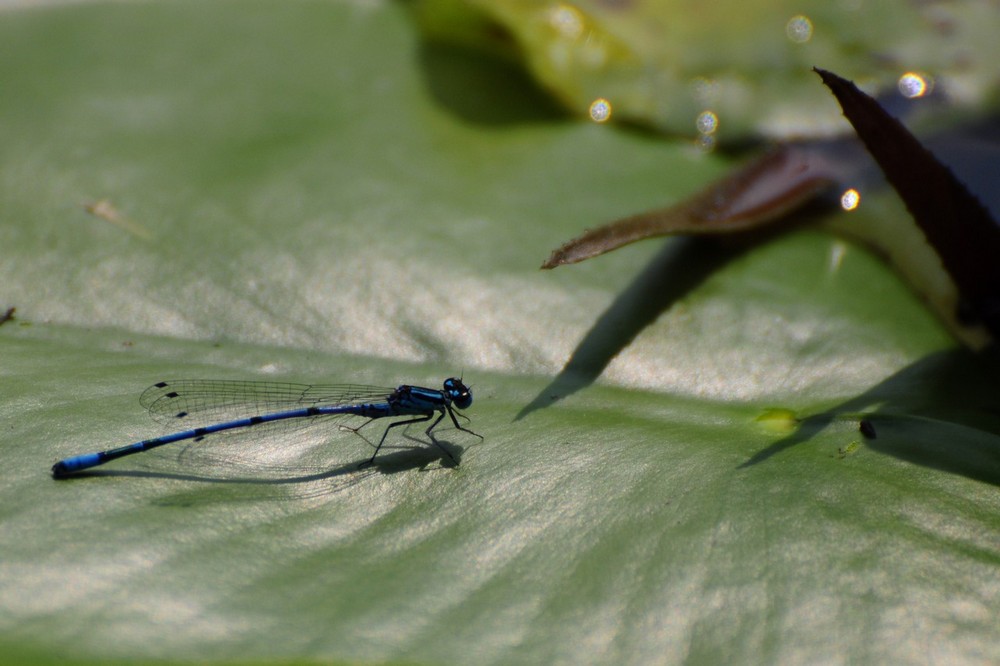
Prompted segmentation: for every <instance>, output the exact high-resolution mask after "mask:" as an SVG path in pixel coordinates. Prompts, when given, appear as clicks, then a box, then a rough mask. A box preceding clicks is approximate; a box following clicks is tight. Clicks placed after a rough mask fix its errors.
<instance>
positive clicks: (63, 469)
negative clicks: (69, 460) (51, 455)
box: [52, 460, 71, 479]
mask: <svg viewBox="0 0 1000 666" xmlns="http://www.w3.org/2000/svg"><path fill="white" fill-rule="evenodd" d="M70 471H71V470H69V469H68V468H67V466H66V462H65V461H63V460H60V461H59V462H57V463H56V464H55V465H53V466H52V478H53V479H65V478H66V477H67V476H69V475H70Z"/></svg>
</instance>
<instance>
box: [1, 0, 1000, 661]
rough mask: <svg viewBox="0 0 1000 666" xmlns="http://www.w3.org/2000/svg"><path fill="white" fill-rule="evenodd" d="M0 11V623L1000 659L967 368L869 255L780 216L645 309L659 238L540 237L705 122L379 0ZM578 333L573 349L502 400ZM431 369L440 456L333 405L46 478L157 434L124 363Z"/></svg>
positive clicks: (421, 652) (973, 367)
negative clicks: (277, 439)
mask: <svg viewBox="0 0 1000 666" xmlns="http://www.w3.org/2000/svg"><path fill="white" fill-rule="evenodd" d="M0 19H2V20H0V43H2V44H4V47H5V48H4V52H5V57H4V58H2V59H0V81H3V82H4V88H3V91H4V94H3V95H0V121H2V122H0V145H3V146H4V150H3V151H2V152H0V163H2V169H0V251H2V260H0V284H2V285H3V292H2V298H3V299H4V300H5V302H3V303H0V306H2V307H0V310H2V311H6V308H7V307H10V306H16V307H17V311H16V314H15V319H13V320H11V321H7V322H5V323H4V324H3V325H2V326H0V375H2V383H0V423H2V424H3V425H2V428H3V437H2V440H0V441H2V445H3V451H4V455H3V461H4V471H3V473H2V480H3V482H2V484H0V500H2V501H0V505H2V506H3V510H2V516H3V529H2V531H0V553H2V565H0V653H2V654H4V655H8V656H11V655H12V656H13V658H14V659H15V660H16V661H18V662H19V663H49V662H56V661H58V662H64V661H66V660H67V659H73V660H80V661H81V662H83V663H88V662H92V663H98V662H104V661H107V660H112V659H113V660H120V661H124V662H149V661H154V660H155V661H160V662H163V663H171V662H199V663H204V662H209V663H212V662H219V663H227V664H231V663H249V662H252V663H259V662H278V663H317V662H322V663H329V662H335V663H336V662H337V661H340V662H349V663H356V662H359V661H364V662H394V663H401V662H402V663H457V662H462V663H500V662H503V663H520V662H533V663H552V662H592V661H603V662H609V663H622V662H631V663H649V662H668V663H678V662H690V663H720V662H727V661H728V662H733V661H739V662H769V663H774V662H789V661H793V662H812V661H835V660H844V661H852V662H901V661H910V662H912V661H921V660H925V659H926V658H928V655H933V658H935V659H939V660H940V661H949V662H955V661H959V662H961V661H965V662H973V661H981V662H990V661H997V660H998V659H1000V653H998V647H997V646H998V645H1000V642H998V641H997V640H996V638H997V634H996V631H997V630H996V622H995V618H996V611H997V609H998V608H1000V587H998V586H997V585H996V584H995V583H994V582H993V581H994V580H995V579H996V576H995V573H996V569H997V565H998V564H1000V517H998V516H1000V494H998V493H997V487H998V486H1000V440H998V438H997V436H996V435H995V434H994V433H996V432H997V431H998V428H997V424H996V422H995V415H994V411H995V410H994V406H995V404H996V399H997V397H998V396H997V390H996V387H995V382H994V381H993V377H995V372H993V371H992V370H991V366H989V365H988V364H987V363H986V361H985V360H983V359H980V358H979V357H970V356H968V355H967V354H966V352H959V351H954V349H953V343H952V341H951V339H950V338H949V336H948V334H947V333H946V331H945V330H944V329H943V328H942V327H941V326H940V324H939V323H938V322H937V321H936V319H935V318H934V317H933V316H932V315H930V314H929V313H928V312H927V311H926V310H925V309H924V308H923V306H922V305H921V303H919V302H918V301H917V300H916V299H915V298H914V297H913V295H912V294H911V293H910V292H909V291H908V290H907V289H906V287H904V286H903V285H902V284H901V283H900V282H899V280H898V279H897V278H896V277H895V276H894V275H893V274H892V273H891V272H890V271H888V270H887V269H886V268H885V267H884V266H883V265H882V264H881V263H880V262H879V261H878V260H877V259H876V258H874V257H872V256H871V255H869V254H868V253H866V252H864V251H861V250H858V249H856V248H855V247H853V246H850V245H848V244H846V243H844V242H843V241H839V240H836V239H834V238H832V237H831V236H829V235H827V234H824V233H821V232H818V231H806V232H800V233H795V234H791V235H787V236H785V237H782V238H780V239H777V240H775V241H774V242H772V243H769V244H766V245H763V246H761V247H760V248H757V249H756V250H754V251H753V252H750V253H747V254H745V255H742V256H739V257H736V258H734V259H733V260H732V261H731V262H729V263H728V264H726V265H725V266H724V267H723V268H721V269H720V270H719V271H718V272H715V273H712V274H710V275H705V276H703V279H702V280H701V282H700V283H699V285H698V286H697V287H696V288H695V289H694V291H693V292H692V293H691V294H690V295H689V296H687V297H685V298H683V299H682V300H681V301H680V302H679V303H678V304H676V305H675V306H674V307H672V308H670V309H669V310H667V311H662V305H661V307H660V309H659V310H657V307H656V289H657V287H656V285H660V284H662V281H660V278H661V277H662V274H663V273H664V272H669V271H670V270H672V269H673V268H672V267H676V266H677V265H678V263H677V262H676V261H674V253H676V252H677V251H679V250H682V249H683V246H682V244H680V243H675V242H672V241H671V242H667V243H666V244H665V245H662V246H657V245H656V244H650V243H646V244H641V245H636V246H633V247H629V248H627V249H624V250H622V251H620V252H617V253H614V254H613V255H609V256H607V257H602V258H600V259H596V260H594V261H591V262H588V264H587V265H585V266H582V267H580V268H578V269H574V270H564V271H558V272H555V273H549V272H541V271H538V270H537V266H538V264H539V262H540V261H541V260H542V259H544V257H545V255H546V254H547V252H548V250H549V249H550V248H552V247H555V246H556V245H557V244H558V243H559V242H560V241H561V240H563V239H565V238H567V237H569V236H571V235H574V234H575V233H576V232H577V231H578V230H579V229H580V228H582V227H586V226H596V225H598V224H600V223H602V222H604V221H606V220H608V219H612V218H614V217H620V216H622V215H624V214H627V213H629V212H632V211H636V210H643V209H647V208H652V207H655V206H663V205H669V203H670V202H671V201H678V200H680V199H681V198H683V197H685V196H688V195H690V194H691V193H693V192H695V191H697V190H699V189H701V188H702V187H703V186H704V185H705V184H706V183H708V182H709V181H711V180H712V179H714V178H717V177H718V176H719V175H720V174H722V173H723V172H724V171H725V170H726V169H727V168H728V167H729V166H730V165H729V164H728V163H727V158H725V157H724V156H721V155H704V154H700V153H698V152H697V151H692V150H690V148H689V147H687V146H684V145H675V144H669V143H662V142H659V141H656V140H654V139H653V138H651V137H649V136H645V135H640V134H637V133H634V132H627V131H622V130H619V129H614V128H612V127H608V126H598V125H591V124H584V123H579V122H575V121H571V120H566V119H561V118H559V117H558V116H556V115H555V114H553V112H552V111H551V109H549V108H539V105H538V103H537V99H538V97H537V91H535V90H533V89H531V88H530V87H529V86H527V84H525V82H524V80H523V79H520V78H518V79H512V78H511V77H509V76H508V74H509V72H510V69H509V66H508V65H507V64H505V63H503V62H496V61H493V60H490V59H488V58H485V57H479V58H477V59H473V60H467V61H463V62H461V63H459V62H458V61H456V60H454V59H453V56H451V57H448V58H446V57H444V56H445V55H447V54H445V53H444V52H442V51H435V50H434V48H433V47H431V46H430V45H427V44H423V43H421V42H420V41H419V39H418V37H417V32H416V29H415V27H414V26H413V25H412V23H411V22H410V19H409V16H408V14H407V12H406V10H405V9H404V8H403V7H401V6H399V5H397V4H390V3H385V2H307V1H295V2H284V3H273V2H254V1H245V2H227V1H219V2H213V3H204V2H193V1H192V2H184V1H182V2H171V3H108V4H103V3H84V4H72V5H67V6H60V7H51V8H46V9H18V10H5V11H4V12H3V14H0ZM814 88H815V86H814ZM463 94H464V95H465V99H466V101H467V103H465V104H462V103H460V100H462V99H463ZM816 94H818V95H821V96H822V95H825V93H824V92H823V91H822V90H819V91H817V93H816ZM468 100H473V101H468ZM484 100H485V101H489V102H490V103H488V104H486V103H483V101H484ZM101 200H107V201H108V202H109V203H108V204H106V205H104V206H101V207H96V208H95V210H97V211H98V212H99V213H101V215H103V217H101V216H98V215H94V214H91V213H88V212H87V211H86V210H85V209H84V207H83V204H84V203H88V202H89V203H94V202H98V201H101ZM899 208H900V210H899V211H897V212H898V214H905V211H903V210H902V208H901V207H899ZM115 212H116V213H115ZM116 217H117V219H118V221H117V223H112V222H110V221H109V220H108V219H106V218H111V219H116ZM122 219H125V220H127V221H128V223H123V222H122ZM135 225H138V228H141V229H142V230H144V231H145V232H146V233H140V232H137V231H136V229H137V227H136V226H135ZM681 265H683V262H681ZM646 324H648V325H646ZM588 339H590V340H596V343H599V344H597V347H598V348H599V349H600V350H603V352H605V353H607V354H609V356H608V358H609V362H608V364H607V366H606V369H604V370H603V373H601V372H600V371H598V372H596V373H594V370H593V369H594V367H595V366H594V365H591V366H589V368H590V372H591V373H592V374H591V376H586V374H584V375H581V376H579V377H577V378H576V383H575V384H574V391H575V392H563V393H562V394H560V395H559V396H557V397H561V398H562V400H559V401H556V402H551V401H550V403H551V404H544V405H541V406H540V407H539V408H536V409H532V410H531V411H529V412H527V413H525V415H524V416H523V418H521V419H518V420H515V417H516V416H517V415H518V413H519V412H522V410H524V409H525V408H526V407H527V406H529V405H531V404H533V403H535V402H536V398H538V397H540V396H541V397H550V394H549V393H547V390H548V389H547V387H549V386H550V385H551V384H552V383H553V381H554V380H553V378H554V377H556V376H557V375H558V374H559V372H560V370H561V369H562V368H563V366H564V364H565V363H566V361H567V359H568V358H569V357H570V356H571V355H572V354H574V353H576V354H577V358H579V357H580V356H581V355H586V354H589V353H591V352H587V351H586V350H587V348H586V347H585V346H584V345H583V342H584V341H585V340H588ZM581 348H582V351H581ZM591 349H592V348H591ZM584 352H586V353H584ZM594 358H596V355H594V356H593V357H592V358H591V359H590V360H594ZM463 371H464V377H465V379H466V380H467V381H469V382H470V383H471V384H472V385H473V387H474V391H475V399H476V400H475V403H474V404H473V405H472V407H471V408H470V409H469V410H467V414H468V416H469V417H470V419H471V420H472V421H471V427H472V428H473V429H474V430H476V432H479V433H481V434H482V435H484V436H485V441H483V442H479V440H477V439H476V438H474V437H471V436H467V435H465V434H463V433H461V432H457V431H454V430H443V431H442V432H441V434H440V435H439V436H440V437H441V439H442V440H444V441H445V442H447V445H448V446H449V447H451V449H452V450H454V451H456V452H457V453H459V454H460V455H461V465H460V466H459V467H457V468H449V467H448V466H444V465H442V464H441V463H440V460H439V455H438V454H437V453H435V450H434V449H433V447H431V446H430V445H429V442H428V441H427V440H426V438H425V437H423V434H422V433H421V432H420V431H419V429H413V428H411V429H409V430H408V431H407V432H406V433H405V436H399V437H395V438H393V439H392V441H391V447H390V448H389V449H388V450H387V451H386V454H385V455H384V456H382V457H380V459H379V460H378V461H377V464H376V465H375V466H374V467H372V468H369V469H362V470H358V469H357V467H356V464H355V463H356V462H358V461H359V460H362V459H364V458H365V457H366V453H367V454H368V455H370V453H369V452H370V449H368V448H367V447H366V446H365V445H364V443H363V442H361V441H360V440H358V438H356V437H353V436H350V434H349V433H346V434H344V433H337V432H335V431H333V432H331V440H332V441H331V443H330V457H331V463H330V464H329V465H328V466H326V467H321V468H318V469H317V468H310V467H308V466H306V465H302V466H301V467H296V466H294V465H293V466H292V467H289V468H288V469H287V470H280V469H278V470H274V471H275V474H273V475H266V476H262V477H260V478H255V477H253V476H251V477H249V478H246V477H240V476H239V467H238V466H236V465H234V468H233V470H234V473H233V474H230V475H228V476H227V478H224V479H218V478H213V479H205V478H196V477H203V476H211V475H210V474H208V472H211V471H215V470H214V469H207V468H206V469H203V468H201V467H198V466H195V467H190V466H189V467H178V466H177V465H176V463H177V462H178V455H179V454H180V453H181V452H180V451H175V452H173V453H171V452H164V451H162V450H161V452H159V453H153V452H150V453H148V454H142V455H140V456H135V457H132V458H126V459H122V460H119V461H116V462H114V463H112V464H109V465H108V466H106V468H104V471H102V472H101V474H95V475H93V476H88V477H84V478H79V479H74V480H67V481H61V482H56V481H53V480H52V479H51V478H50V477H49V468H50V467H51V465H52V463H54V462H55V461H56V460H58V459H60V458H64V457H66V456H69V455H74V454H79V453H84V452H87V451H93V450H99V449H104V448H109V447H113V446H118V445H121V444H126V443H129V442H132V441H136V440H138V439H141V438H143V437H147V436H152V435H155V434H158V433H159V430H158V428H157V427H156V426H155V425H154V424H153V423H152V422H151V421H150V420H149V419H148V418H146V416H145V415H144V414H142V413H141V409H140V407H139V405H138V404H137V402H136V399H135V396H137V395H138V393H139V392H140V391H141V390H142V389H143V388H145V387H146V386H147V385H149V384H151V383H153V382H155V381H158V380H160V379H163V378H169V377H218V378H240V379H287V380H290V381H319V382H329V381H356V382H364V383H373V384H392V383H398V382H412V383H419V384H422V385H434V384H435V383H437V382H439V381H440V380H441V379H442V378H443V377H446V376H449V375H451V374H456V373H459V372H463ZM597 374H599V375H600V377H597V376H596V375H597ZM775 410H785V411H784V412H780V411H779V412H776V411H775ZM776 413H786V414H792V415H793V416H792V417H790V418H788V419H785V425H786V428H785V429H782V428H781V427H777V426H776V425H775V419H774V418H773V415H774V414H776ZM762 416H764V417H765V418H764V419H761V418H760V417H762ZM768 417H770V418H768ZM861 418H866V419H868V420H869V421H870V422H871V424H872V426H873V428H874V430H875V432H876V438H875V439H867V438H865V436H864V435H862V434H861V433H860V432H859V430H858V427H859V426H858V424H859V421H860V420H861ZM796 420H798V421H801V425H800V426H799V427H798V428H797V429H794V430H792V431H791V432H789V431H788V430H787V427H788V426H791V427H794V425H795V422H796ZM779 426H780V424H779ZM165 448H166V447H165ZM222 471H223V472H227V471H228V470H227V469H225V468H224V469H223V470H222ZM223 476H226V475H225V474H224V475H223ZM233 476H236V477H237V478H238V479H239V480H238V481H234V480H233V479H232V478H231V477H233Z"/></svg>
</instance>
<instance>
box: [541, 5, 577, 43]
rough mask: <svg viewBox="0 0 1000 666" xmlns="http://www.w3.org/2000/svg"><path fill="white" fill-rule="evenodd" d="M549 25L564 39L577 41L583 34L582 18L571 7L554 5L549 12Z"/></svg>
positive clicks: (574, 8) (575, 9)
mask: <svg viewBox="0 0 1000 666" xmlns="http://www.w3.org/2000/svg"><path fill="white" fill-rule="evenodd" d="M549 25H551V26H552V27H553V28H555V30H556V32H558V33H559V35H560V36H561V37H563V38H565V39H579V38H580V36H581V35H582V34H583V16H581V15H580V10H578V9H577V8H576V7H573V6H572V5H565V4H562V3H560V4H557V5H555V6H554V7H553V8H552V9H551V10H550V12H549Z"/></svg>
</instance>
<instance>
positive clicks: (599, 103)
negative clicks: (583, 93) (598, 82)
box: [590, 97, 611, 123]
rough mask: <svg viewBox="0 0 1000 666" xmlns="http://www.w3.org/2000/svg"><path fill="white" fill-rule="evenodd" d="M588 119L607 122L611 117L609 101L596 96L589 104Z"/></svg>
mask: <svg viewBox="0 0 1000 666" xmlns="http://www.w3.org/2000/svg"><path fill="white" fill-rule="evenodd" d="M590 119H591V120H593V121H594V122H595V123H603V122H607V121H608V120H610V119H611V102H609V101H608V100H606V99H604V98H603V97H598V98H597V99H595V100H594V101H593V102H591V104H590Z"/></svg>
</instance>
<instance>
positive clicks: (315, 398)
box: [52, 377, 482, 478]
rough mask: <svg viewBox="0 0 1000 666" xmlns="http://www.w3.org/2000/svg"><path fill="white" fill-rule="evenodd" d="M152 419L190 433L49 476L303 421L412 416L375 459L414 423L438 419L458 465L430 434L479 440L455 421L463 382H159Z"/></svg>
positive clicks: (92, 457) (465, 395) (64, 464)
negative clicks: (449, 432)
mask: <svg viewBox="0 0 1000 666" xmlns="http://www.w3.org/2000/svg"><path fill="white" fill-rule="evenodd" d="M139 403H140V404H141V405H142V406H143V407H145V408H146V409H147V410H148V411H149V413H150V414H151V415H152V416H153V418H155V419H157V420H158V421H161V422H168V423H175V424H179V425H182V426H185V427H188V429H186V430H183V431H181V432H177V433H174V434H172V435H165V436H163V437H155V438H153V439H145V440H142V441H141V442H136V443H135V444H129V445H128V446H122V447H119V448H116V449H109V450H107V451H99V452H97V453H87V454H84V455H80V456H74V457H72V458H66V459H65V460H61V461H59V462H57V463H56V464H55V465H53V466H52V476H53V477H55V478H62V477H66V476H69V475H71V474H73V473H75V472H79V471H81V470H85V469H89V468H91V467H96V466H98V465H103V464H104V463H106V462H108V461H110V460H115V459H116V458H121V457H123V456H129V455H132V454H134V453H142V452H143V451H148V450H150V449H155V448H157V447H160V446H164V445H166V444H172V443H174V442H180V441H184V440H193V441H195V442H197V441H200V440H201V439H202V438H204V437H207V436H208V435H212V434H215V433H221V432H224V431H237V430H240V429H247V428H253V427H254V426H260V425H262V424H266V423H278V422H281V423H287V424H294V423H300V424H301V423H304V422H311V421H314V420H319V419H326V420H331V419H347V418H352V417H353V418H354V419H362V421H361V423H360V424H359V425H357V426H353V427H352V426H349V425H344V424H341V429H343V430H349V431H352V432H354V433H357V432H358V431H359V430H360V429H361V428H363V427H364V426H366V425H367V424H369V423H371V422H372V421H374V420H376V419H383V418H391V417H396V416H410V417H413V418H408V419H404V420H401V421H394V422H392V423H390V424H389V425H388V427H386V429H385V431H384V432H383V433H382V438H381V439H380V440H379V442H378V445H377V446H375V452H374V453H373V454H372V457H371V459H369V460H368V461H367V462H365V463H362V464H363V465H370V464H371V463H373V462H374V461H375V457H376V456H377V455H378V452H379V449H381V448H382V444H383V443H384V442H385V438H386V436H387V435H388V434H389V431H390V430H392V429H393V428H398V427H399V426H405V425H409V424H411V423H422V422H425V421H430V420H431V419H434V416H435V413H437V418H436V419H434V422H433V423H431V424H430V426H428V427H427V429H426V430H425V431H424V432H425V433H426V434H427V436H428V437H430V439H431V441H432V442H433V443H434V444H435V445H436V446H437V447H438V448H440V449H441V450H442V451H444V453H445V455H447V456H448V457H449V458H451V459H452V460H453V461H455V462H456V463H457V462H458V461H457V460H455V458H454V456H452V455H451V453H450V452H449V451H448V450H447V449H445V448H444V447H443V446H441V444H440V443H439V442H438V441H437V439H435V438H434V434H433V432H432V431H433V430H434V428H436V427H437V426H438V424H439V423H441V420H442V419H444V417H445V414H447V415H448V416H449V417H451V421H452V423H454V424H455V427H456V428H458V429H459V430H461V431H462V432H467V433H469V434H470V435H475V436H476V437H479V438H480V439H482V436H481V435H478V434H476V433H474V432H472V431H471V430H469V429H468V428H463V427H462V426H461V425H459V423H458V418H457V417H456V414H457V415H458V416H462V417H463V418H465V417H464V416H463V415H462V414H461V412H460V411H458V410H462V409H467V408H468V407H469V406H470V405H472V390H471V389H470V388H469V387H468V386H466V385H465V384H464V383H462V380H461V379H458V378H456V377H451V378H449V379H446V380H445V381H444V383H443V387H442V389H441V390H438V389H430V388H423V387H420V386H410V385H407V384H403V385H401V386H397V387H396V388H394V389H392V388H379V387H375V386H361V385H357V384H336V385H325V386H324V385H308V384H287V383H280V382H250V381H245V382H244V381H226V380H202V379H196V380H177V381H168V382H159V383H158V384H154V385H153V386H150V387H149V388H148V389H146V391H145V392H143V394H142V396H140V398H139Z"/></svg>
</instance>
